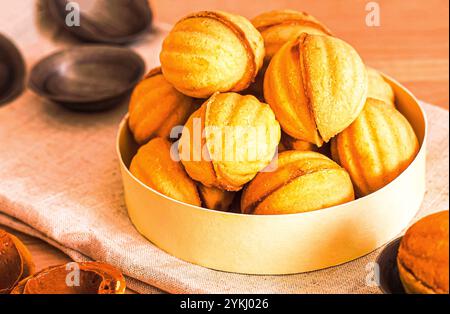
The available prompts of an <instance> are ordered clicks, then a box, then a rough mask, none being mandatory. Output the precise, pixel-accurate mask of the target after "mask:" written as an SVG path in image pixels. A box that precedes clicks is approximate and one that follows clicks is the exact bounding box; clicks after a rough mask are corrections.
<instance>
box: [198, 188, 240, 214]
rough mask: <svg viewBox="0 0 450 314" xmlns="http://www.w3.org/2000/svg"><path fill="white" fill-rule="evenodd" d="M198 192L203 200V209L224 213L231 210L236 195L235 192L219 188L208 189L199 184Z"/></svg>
mask: <svg viewBox="0 0 450 314" xmlns="http://www.w3.org/2000/svg"><path fill="white" fill-rule="evenodd" d="M198 192H199V194H200V198H201V199H202V204H203V207H205V208H208V209H212V210H219V211H224V212H226V211H228V210H229V209H230V206H231V204H232V203H233V200H234V196H235V194H236V193H234V192H229V191H224V190H220V189H217V188H208V187H206V186H204V185H203V184H199V186H198Z"/></svg>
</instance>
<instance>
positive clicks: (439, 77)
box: [0, 0, 449, 269]
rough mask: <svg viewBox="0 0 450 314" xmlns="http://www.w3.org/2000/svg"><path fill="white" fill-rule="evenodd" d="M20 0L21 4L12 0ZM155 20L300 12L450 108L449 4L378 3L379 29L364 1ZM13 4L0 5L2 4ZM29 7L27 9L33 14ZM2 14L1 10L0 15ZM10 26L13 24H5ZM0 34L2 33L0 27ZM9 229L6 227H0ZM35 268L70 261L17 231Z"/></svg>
mask: <svg viewBox="0 0 450 314" xmlns="http://www.w3.org/2000/svg"><path fill="white" fill-rule="evenodd" d="M16 1H22V0H16ZM150 2H151V5H152V8H153V10H154V11H155V15H156V18H157V20H158V21H162V22H167V23H174V22H176V21H177V20H178V19H179V18H180V17H182V16H184V15H186V14H188V13H190V12H193V11H198V10H210V9H221V10H225V11H230V12H235V13H239V14H241V15H244V16H246V17H249V18H252V17H254V16H255V15H257V14H259V13H261V12H264V11H267V10H273V9H280V8H290V9H296V10H303V11H306V12H309V13H310V14H312V15H314V16H316V17H317V18H318V19H320V20H321V21H322V22H324V23H325V24H326V25H327V26H328V27H329V28H330V29H331V30H333V32H334V34H335V35H337V36H339V37H341V38H343V39H344V40H346V41H348V42H350V43H351V44H352V45H353V46H354V47H355V48H356V49H357V50H358V51H359V52H360V54H361V55H362V57H363V58H364V59H365V60H366V63H368V64H369V65H371V66H373V67H376V68H378V69H380V70H381V71H383V72H385V73H387V74H389V75H391V76H393V77H394V78H396V79H397V80H399V81H400V82H401V83H403V84H405V85H406V86H407V87H408V88H409V89H410V90H411V91H412V92H413V93H414V94H415V95H416V96H417V97H418V98H420V99H422V100H425V101H427V102H430V103H433V104H436V105H438V106H440V107H443V108H446V109H448V107H449V88H448V84H449V44H448V43H449V40H448V36H449V2H448V0H378V1H375V2H376V3H378V4H379V6H380V13H381V25H380V26H379V27H368V26H367V25H366V22H365V18H366V15H367V13H368V12H367V11H366V4H367V3H369V2H370V1H365V0H302V1H300V0H263V1H255V0H228V1H225V0H189V1H187V0H150ZM8 5H14V2H9V1H8V2H7V1H2V3H1V4H0V11H1V7H2V6H8ZM32 9H34V8H30V10H32ZM0 13H1V12H0ZM10 22H11V23H14V21H10ZM0 31H1V29H0ZM0 228H5V229H6V230H8V231H11V230H10V229H8V228H7V227H6V226H0ZM13 233H15V234H17V235H18V236H19V237H20V238H21V239H22V240H23V241H24V242H25V244H26V245H27V246H28V247H29V248H30V250H31V252H32V254H33V256H34V259H35V262H36V266H37V269H42V268H44V267H47V266H50V265H55V264H61V263H64V262H67V261H69V258H68V257H67V256H65V255H64V254H62V253H60V252H59V251H58V250H56V249H54V248H52V247H50V246H49V245H47V244H45V243H43V242H42V241H40V240H38V239H34V238H31V237H28V236H25V235H22V234H19V233H16V232H13Z"/></svg>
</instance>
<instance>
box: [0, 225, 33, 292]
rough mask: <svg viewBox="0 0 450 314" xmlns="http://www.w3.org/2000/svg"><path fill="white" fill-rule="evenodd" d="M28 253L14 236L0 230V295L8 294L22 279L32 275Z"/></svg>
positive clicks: (30, 259)
mask: <svg viewBox="0 0 450 314" xmlns="http://www.w3.org/2000/svg"><path fill="white" fill-rule="evenodd" d="M34 269H35V266H34V263H33V259H32V256H31V254H30V251H28V249H27V247H26V246H25V245H24V244H23V243H22V241H20V240H19V239H18V238H17V237H15V236H14V235H12V234H10V233H8V232H6V231H4V230H0V294H5V293H9V292H10V291H11V290H12V289H13V288H14V286H15V285H16V284H17V283H18V282H19V281H20V280H22V279H23V278H25V277H28V276H30V275H31V274H33V273H34Z"/></svg>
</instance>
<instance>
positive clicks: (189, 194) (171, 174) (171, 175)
mask: <svg viewBox="0 0 450 314" xmlns="http://www.w3.org/2000/svg"><path fill="white" fill-rule="evenodd" d="M171 150H172V144H171V143H170V142H169V141H168V140H166V139H163V138H161V137H156V138H154V139H152V140H151V141H150V142H148V143H147V144H145V145H144V146H142V147H141V148H139V150H138V152H137V154H136V156H134V158H133V160H132V161H131V166H130V172H131V173H132V174H133V175H134V176H135V177H136V178H137V179H138V180H139V181H141V182H142V183H144V184H145V185H147V186H149V187H151V188H152V189H155V190H156V191H158V192H160V193H162V194H164V195H166V196H168V197H171V198H173V199H175V200H178V201H180V202H183V203H187V204H191V205H196V206H201V201H200V197H199V195H198V192H197V186H196V184H195V183H194V181H192V179H191V178H189V176H188V175H187V174H186V172H185V171H184V169H183V166H182V165H181V163H180V162H179V161H177V159H176V158H177V156H176V155H175V154H176V153H177V151H176V148H175V150H174V151H171Z"/></svg>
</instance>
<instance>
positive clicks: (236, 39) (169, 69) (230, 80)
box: [160, 11, 264, 98]
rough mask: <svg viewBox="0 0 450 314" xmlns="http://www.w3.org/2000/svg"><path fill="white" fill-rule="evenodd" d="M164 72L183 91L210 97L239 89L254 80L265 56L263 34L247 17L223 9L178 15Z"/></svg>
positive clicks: (168, 43) (168, 41)
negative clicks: (182, 17)
mask: <svg viewBox="0 0 450 314" xmlns="http://www.w3.org/2000/svg"><path fill="white" fill-rule="evenodd" d="M160 60H161V67H162V71H163V73H164V76H165V77H166V78H167V80H168V81H169V82H170V83H172V84H173V85H174V86H175V88H177V89H178V90H179V91H181V92H182V93H183V94H186V95H189V96H192V97H197V98H207V97H209V96H211V95H212V94H214V93H215V92H228V91H233V92H239V91H242V90H245V89H246V88H248V87H249V86H250V84H251V83H252V82H253V81H254V79H255V77H256V75H257V73H258V71H259V69H260V68H261V66H262V64H263V60H264V41H263V38H262V36H261V34H260V33H259V32H258V31H257V30H256V29H255V27H254V26H253V25H252V24H251V22H250V21H248V20H247V19H246V18H244V17H242V16H239V15H234V14H230V13H225V12H221V11H204V12H198V13H194V14H191V15H189V16H187V17H185V18H184V19H182V20H181V21H179V22H178V23H177V24H176V25H175V26H174V28H173V29H172V31H171V32H170V33H169V35H168V36H167V37H166V39H165V40H164V43H163V48H162V51H161V54H160Z"/></svg>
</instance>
